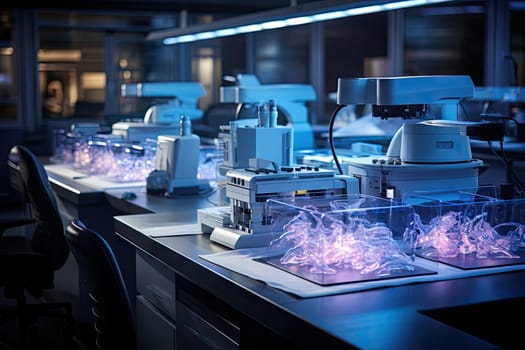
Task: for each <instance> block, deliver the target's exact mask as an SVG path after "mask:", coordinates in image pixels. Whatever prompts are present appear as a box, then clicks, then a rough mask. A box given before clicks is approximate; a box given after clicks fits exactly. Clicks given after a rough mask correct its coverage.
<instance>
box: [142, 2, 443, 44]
mask: <svg viewBox="0 0 525 350" xmlns="http://www.w3.org/2000/svg"><path fill="white" fill-rule="evenodd" d="M449 1H452V0H404V1H388V2H385V1H358V2H354V3H353V4H348V1H346V2H341V1H338V2H331V1H321V2H320V3H324V6H323V7H322V8H318V9H313V8H311V6H307V5H308V4H306V5H299V6H293V7H286V8H282V9H278V10H274V11H267V12H261V13H257V14H253V15H247V16H241V17H236V18H231V19H226V20H222V21H217V22H212V23H208V24H204V25H196V26H190V27H187V28H178V29H169V30H163V31H157V32H153V33H150V35H148V37H147V39H148V40H159V39H160V40H162V43H163V44H164V45H174V44H181V43H189V42H194V41H199V40H206V39H214V38H222V37H226V36H231V35H237V34H246V33H253V32H258V31H261V30H270V29H277V28H284V27H290V26H296V25H303V24H309V23H314V22H321V21H328V20H333V19H339V18H344V17H351V16H359V15H364V14H370V13H376V12H382V11H391V10H399V9H404V8H409V7H416V6H423V5H430V4H438V3H444V2H449ZM327 3H337V5H332V6H327ZM317 6H319V5H318V4H317Z"/></svg>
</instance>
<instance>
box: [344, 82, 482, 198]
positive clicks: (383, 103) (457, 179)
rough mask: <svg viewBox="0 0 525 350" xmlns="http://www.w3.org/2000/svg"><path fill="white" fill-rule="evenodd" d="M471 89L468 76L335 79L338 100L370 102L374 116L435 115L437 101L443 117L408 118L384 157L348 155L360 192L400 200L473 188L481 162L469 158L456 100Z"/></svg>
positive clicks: (348, 167)
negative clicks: (425, 192) (411, 194)
mask: <svg viewBox="0 0 525 350" xmlns="http://www.w3.org/2000/svg"><path fill="white" fill-rule="evenodd" d="M473 91H474V85H473V84H472V81H471V79H470V77H468V76H415V77H392V78H357V79H339V81H338V93H337V103H338V104H346V103H360V104H363V103H364V104H372V111H373V112H372V113H373V115H374V116H376V117H380V118H391V117H402V118H405V119H410V118H418V119H422V118H425V117H428V115H429V114H434V116H435V115H436V113H435V112H436V110H435V109H434V108H433V106H434V105H439V107H440V108H439V109H440V111H441V114H440V117H441V121H443V122H442V123H439V122H440V121H417V122H416V121H406V122H405V123H403V125H402V126H401V128H399V130H398V131H397V132H396V133H395V134H394V137H393V138H392V140H391V141H390V144H389V146H388V150H387V152H386V155H385V156H371V157H361V158H351V159H346V160H345V162H344V168H345V170H346V173H347V174H349V175H352V176H355V177H357V178H358V179H359V181H360V185H359V186H360V191H361V193H363V194H369V195H375V196H382V197H386V198H391V199H398V200H399V199H400V198H401V197H402V196H403V194H404V193H407V192H411V191H416V190H429V189H435V190H437V189H448V190H451V191H452V190H457V189H460V188H475V187H477V186H478V174H479V168H480V167H482V166H483V162H482V161H481V160H479V159H472V155H471V150H470V141H469V137H468V136H467V133H466V128H465V127H464V125H461V122H458V121H457V114H458V111H457V109H458V103H459V102H460V101H461V100H462V99H463V98H468V97H471V96H472V95H473ZM431 112H432V113H431Z"/></svg>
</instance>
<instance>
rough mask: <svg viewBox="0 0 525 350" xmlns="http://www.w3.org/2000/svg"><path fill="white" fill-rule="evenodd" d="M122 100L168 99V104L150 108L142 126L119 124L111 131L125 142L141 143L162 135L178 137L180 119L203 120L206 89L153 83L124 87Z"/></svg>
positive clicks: (113, 126)
mask: <svg viewBox="0 0 525 350" xmlns="http://www.w3.org/2000/svg"><path fill="white" fill-rule="evenodd" d="M120 95H121V96H122V97H151V98H169V101H168V102H166V103H157V104H154V105H152V106H150V107H149V108H148V109H147V110H146V113H145V114H144V118H143V121H142V122H117V123H114V124H113V125H112V127H111V133H112V134H113V135H119V136H121V137H122V138H123V140H124V141H129V142H140V141H142V140H144V139H146V138H153V139H155V138H156V137H157V136H158V135H160V134H162V133H170V134H179V132H180V128H179V119H180V117H181V116H182V115H184V116H185V117H188V118H190V120H195V119H199V118H201V117H202V113H203V112H202V110H201V109H199V108H198V106H197V104H198V101H199V98H201V97H202V96H204V95H205V91H204V88H203V87H202V85H201V84H200V83H197V82H150V83H136V84H122V85H121V87H120Z"/></svg>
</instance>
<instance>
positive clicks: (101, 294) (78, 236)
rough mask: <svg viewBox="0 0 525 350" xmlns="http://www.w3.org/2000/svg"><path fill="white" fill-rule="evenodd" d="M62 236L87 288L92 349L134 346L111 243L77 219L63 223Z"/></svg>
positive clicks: (130, 317)
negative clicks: (93, 343) (91, 324)
mask: <svg viewBox="0 0 525 350" xmlns="http://www.w3.org/2000/svg"><path fill="white" fill-rule="evenodd" d="M66 239H67V242H68V243H69V246H70V249H71V252H72V253H73V255H74V256H75V258H76V260H77V262H78V265H79V268H80V269H81V270H82V271H84V276H81V278H82V279H83V280H84V281H82V282H81V284H82V285H85V286H87V287H88V288H89V297H90V299H91V303H92V305H91V312H92V316H93V322H94V332H95V346H96V349H105V350H107V349H126V350H133V349H135V348H136V333H135V319H134V316H133V311H132V307H131V302H130V299H129V295H128V292H127V289H126V285H125V282H124V279H123V277H122V273H121V271H120V268H119V266H118V264H117V260H116V258H115V255H114V253H113V251H112V249H111V247H110V246H109V245H108V243H107V242H106V240H105V239H104V238H103V237H102V236H100V235H99V234H98V233H97V232H95V231H93V230H91V229H89V228H87V227H86V226H85V224H84V223H83V222H82V221H80V220H79V219H73V220H72V221H71V222H70V223H69V225H67V227H66Z"/></svg>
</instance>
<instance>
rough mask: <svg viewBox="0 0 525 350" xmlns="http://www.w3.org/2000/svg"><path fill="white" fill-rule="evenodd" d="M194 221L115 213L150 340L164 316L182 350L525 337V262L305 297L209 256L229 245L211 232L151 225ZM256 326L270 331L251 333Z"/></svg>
mask: <svg viewBox="0 0 525 350" xmlns="http://www.w3.org/2000/svg"><path fill="white" fill-rule="evenodd" d="M189 222H192V221H191V220H187V219H186V218H184V217H183V216H181V215H180V214H178V213H176V212H173V213H159V214H139V215H124V216H117V217H115V231H116V233H117V234H118V235H119V236H121V237H122V238H124V239H125V240H126V241H128V242H129V243H130V244H131V245H133V246H134V247H135V248H136V249H137V256H138V262H137V288H138V293H137V295H138V296H140V297H144V295H146V296H145V297H144V298H143V299H142V300H141V301H140V302H137V314H138V316H139V317H138V327H139V334H141V333H140V332H141V329H142V331H145V329H144V327H147V328H150V329H151V330H150V332H151V333H152V334H150V335H149V336H148V335H144V334H143V335H142V336H143V337H147V338H148V339H155V337H154V336H153V334H155V332H156V331H158V329H159V328H160V327H158V326H153V324H162V322H163V321H162V320H164V322H169V324H170V325H171V326H172V328H171V331H170V332H169V334H172V338H170V339H171V341H173V342H174V344H177V345H179V346H178V347H176V348H178V349H181V348H182V349H184V347H183V346H181V344H187V342H188V341H191V342H195V343H194V344H206V346H204V345H203V347H202V348H208V349H211V348H215V347H214V346H218V345H219V344H222V342H226V343H228V344H229V346H228V347H227V348H238V347H244V346H246V348H248V349H251V348H261V347H257V344H259V345H260V344H261V343H259V342H261V341H268V342H269V343H268V344H265V346H268V347H267V348H281V347H280V346H282V348H285V347H286V348H298V349H312V348H321V347H322V348H325V349H346V348H348V349H350V348H362V349H420V348H425V349H433V348H435V349H443V348H447V349H494V348H498V347H502V348H503V347H504V348H511V347H512V346H513V345H515V344H516V342H517V341H521V340H520V338H521V335H520V334H521V333H520V329H519V328H520V327H521V326H520V324H521V322H519V321H518V320H519V319H520V315H522V314H523V312H525V282H524V281H525V271H519V272H510V273H501V274H494V275H489V276H483V277H470V278H462V279H455V280H448V281H439V282H430V283H415V284H408V285H404V286H398V287H388V288H377V289H371V290H366V291H360V292H354V293H346V294H339V295H330V296H321V297H312V298H302V297H298V296H295V295H293V294H290V293H287V292H284V291H281V290H279V289H276V288H272V287H270V286H268V285H266V284H265V283H263V282H260V281H257V280H254V279H252V278H250V277H247V276H245V275H242V274H239V273H236V272H234V271H231V270H229V269H226V268H223V267H221V266H218V265H215V264H213V263H211V262H208V261H207V260H204V259H203V258H201V255H203V254H211V253H217V252H221V251H225V250H227V248H224V247H223V246H221V245H218V244H216V243H214V242H212V241H210V239H209V236H208V235H206V234H199V232H198V231H194V232H193V233H194V234H188V235H178V236H162V237H154V236H151V235H148V234H147V232H148V231H149V230H151V228H152V227H158V226H165V225H177V223H180V224H181V225H184V224H187V223H189ZM155 273H156V274H158V276H162V277H158V278H154V277H153V276H154V275H155ZM141 275H142V276H141ZM152 280H157V281H162V282H160V283H158V282H152ZM148 289H149V290H148ZM152 291H153V292H152ZM141 292H143V293H144V294H143V293H141ZM148 294H152V295H149V296H148ZM159 295H164V298H163V297H160V296H159ZM167 295H169V297H167ZM141 309H146V310H154V309H157V310H161V311H158V312H157V314H156V317H157V322H156V323H155V322H154V320H155V316H153V315H150V316H145V317H140V315H141V313H142V314H144V311H141ZM143 316H144V315H143ZM511 316H515V317H511ZM145 319H146V320H148V322H147V323H141V320H145ZM166 319H167V320H166ZM165 328H167V329H170V328H169V326H165ZM257 334H267V336H266V337H265V338H263V339H261V338H258V339H257V340H255V339H252V336H255V335H257ZM157 335H159V334H157ZM179 337H180V338H181V339H179ZM156 339H157V341H158V340H159V338H158V337H157V338H156ZM160 339H162V338H160ZM165 339H166V338H164V340H165ZM254 341H255V342H256V343H253V342H254ZM165 345H166V344H164V347H160V348H170V347H169V345H168V346H165ZM172 345H173V344H172ZM270 346H273V347H270ZM171 348H175V347H171ZM197 348H199V347H197ZM262 348H264V347H262Z"/></svg>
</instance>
